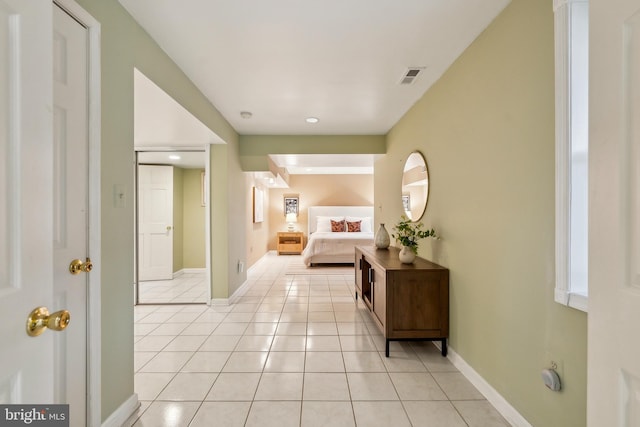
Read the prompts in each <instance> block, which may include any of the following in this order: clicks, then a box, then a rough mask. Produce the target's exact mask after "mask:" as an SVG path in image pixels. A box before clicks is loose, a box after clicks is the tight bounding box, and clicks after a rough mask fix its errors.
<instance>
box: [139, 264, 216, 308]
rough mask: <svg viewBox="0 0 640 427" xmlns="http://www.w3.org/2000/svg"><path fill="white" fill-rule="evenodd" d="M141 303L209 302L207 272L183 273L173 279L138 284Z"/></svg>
mask: <svg viewBox="0 0 640 427" xmlns="http://www.w3.org/2000/svg"><path fill="white" fill-rule="evenodd" d="M138 292H139V294H138V300H139V301H140V303H141V304H167V303H171V304H176V303H177V304H185V303H194V302H196V303H205V302H207V283H206V274H205V272H204V271H202V272H193V273H183V274H181V275H180V276H178V277H176V278H175V279H173V280H148V281H144V282H140V283H139V284H138Z"/></svg>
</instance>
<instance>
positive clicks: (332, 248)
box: [302, 231, 373, 266]
mask: <svg viewBox="0 0 640 427" xmlns="http://www.w3.org/2000/svg"><path fill="white" fill-rule="evenodd" d="M371 244H373V232H358V233H346V232H345V233H340V232H337V233H336V232H321V231H316V232H315V233H313V234H311V236H310V237H309V241H308V242H307V247H306V248H305V249H304V251H303V252H302V260H303V261H304V263H305V264H306V265H307V266H309V265H311V264H322V263H336V264H342V263H351V264H353V262H354V259H355V251H354V248H355V247H356V246H368V245H371Z"/></svg>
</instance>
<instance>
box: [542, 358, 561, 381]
mask: <svg viewBox="0 0 640 427" xmlns="http://www.w3.org/2000/svg"><path fill="white" fill-rule="evenodd" d="M543 368H545V369H553V370H554V371H556V372H557V373H558V375H559V376H560V378H561V379H563V380H564V362H563V361H562V359H560V358H558V357H556V356H554V355H553V354H551V353H550V352H547V353H546V354H545V360H544V366H543Z"/></svg>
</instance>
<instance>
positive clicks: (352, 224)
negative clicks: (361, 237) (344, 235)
mask: <svg viewBox="0 0 640 427" xmlns="http://www.w3.org/2000/svg"><path fill="white" fill-rule="evenodd" d="M345 223H346V224H347V231H348V232H349V233H360V231H361V230H360V225H361V224H362V221H345Z"/></svg>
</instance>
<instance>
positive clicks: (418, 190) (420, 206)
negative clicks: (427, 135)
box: [402, 151, 429, 222]
mask: <svg viewBox="0 0 640 427" xmlns="http://www.w3.org/2000/svg"><path fill="white" fill-rule="evenodd" d="M428 198H429V170H428V169H427V161H426V160H425V158H424V156H423V155H422V153H420V152H419V151H414V152H413V153H411V154H410V155H409V157H408V158H407V161H406V162H405V164H404V170H403V172H402V210H403V211H404V214H405V216H406V217H407V218H409V219H410V220H411V221H413V222H415V221H418V220H420V218H422V215H424V212H425V210H426V208H427V200H428Z"/></svg>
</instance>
